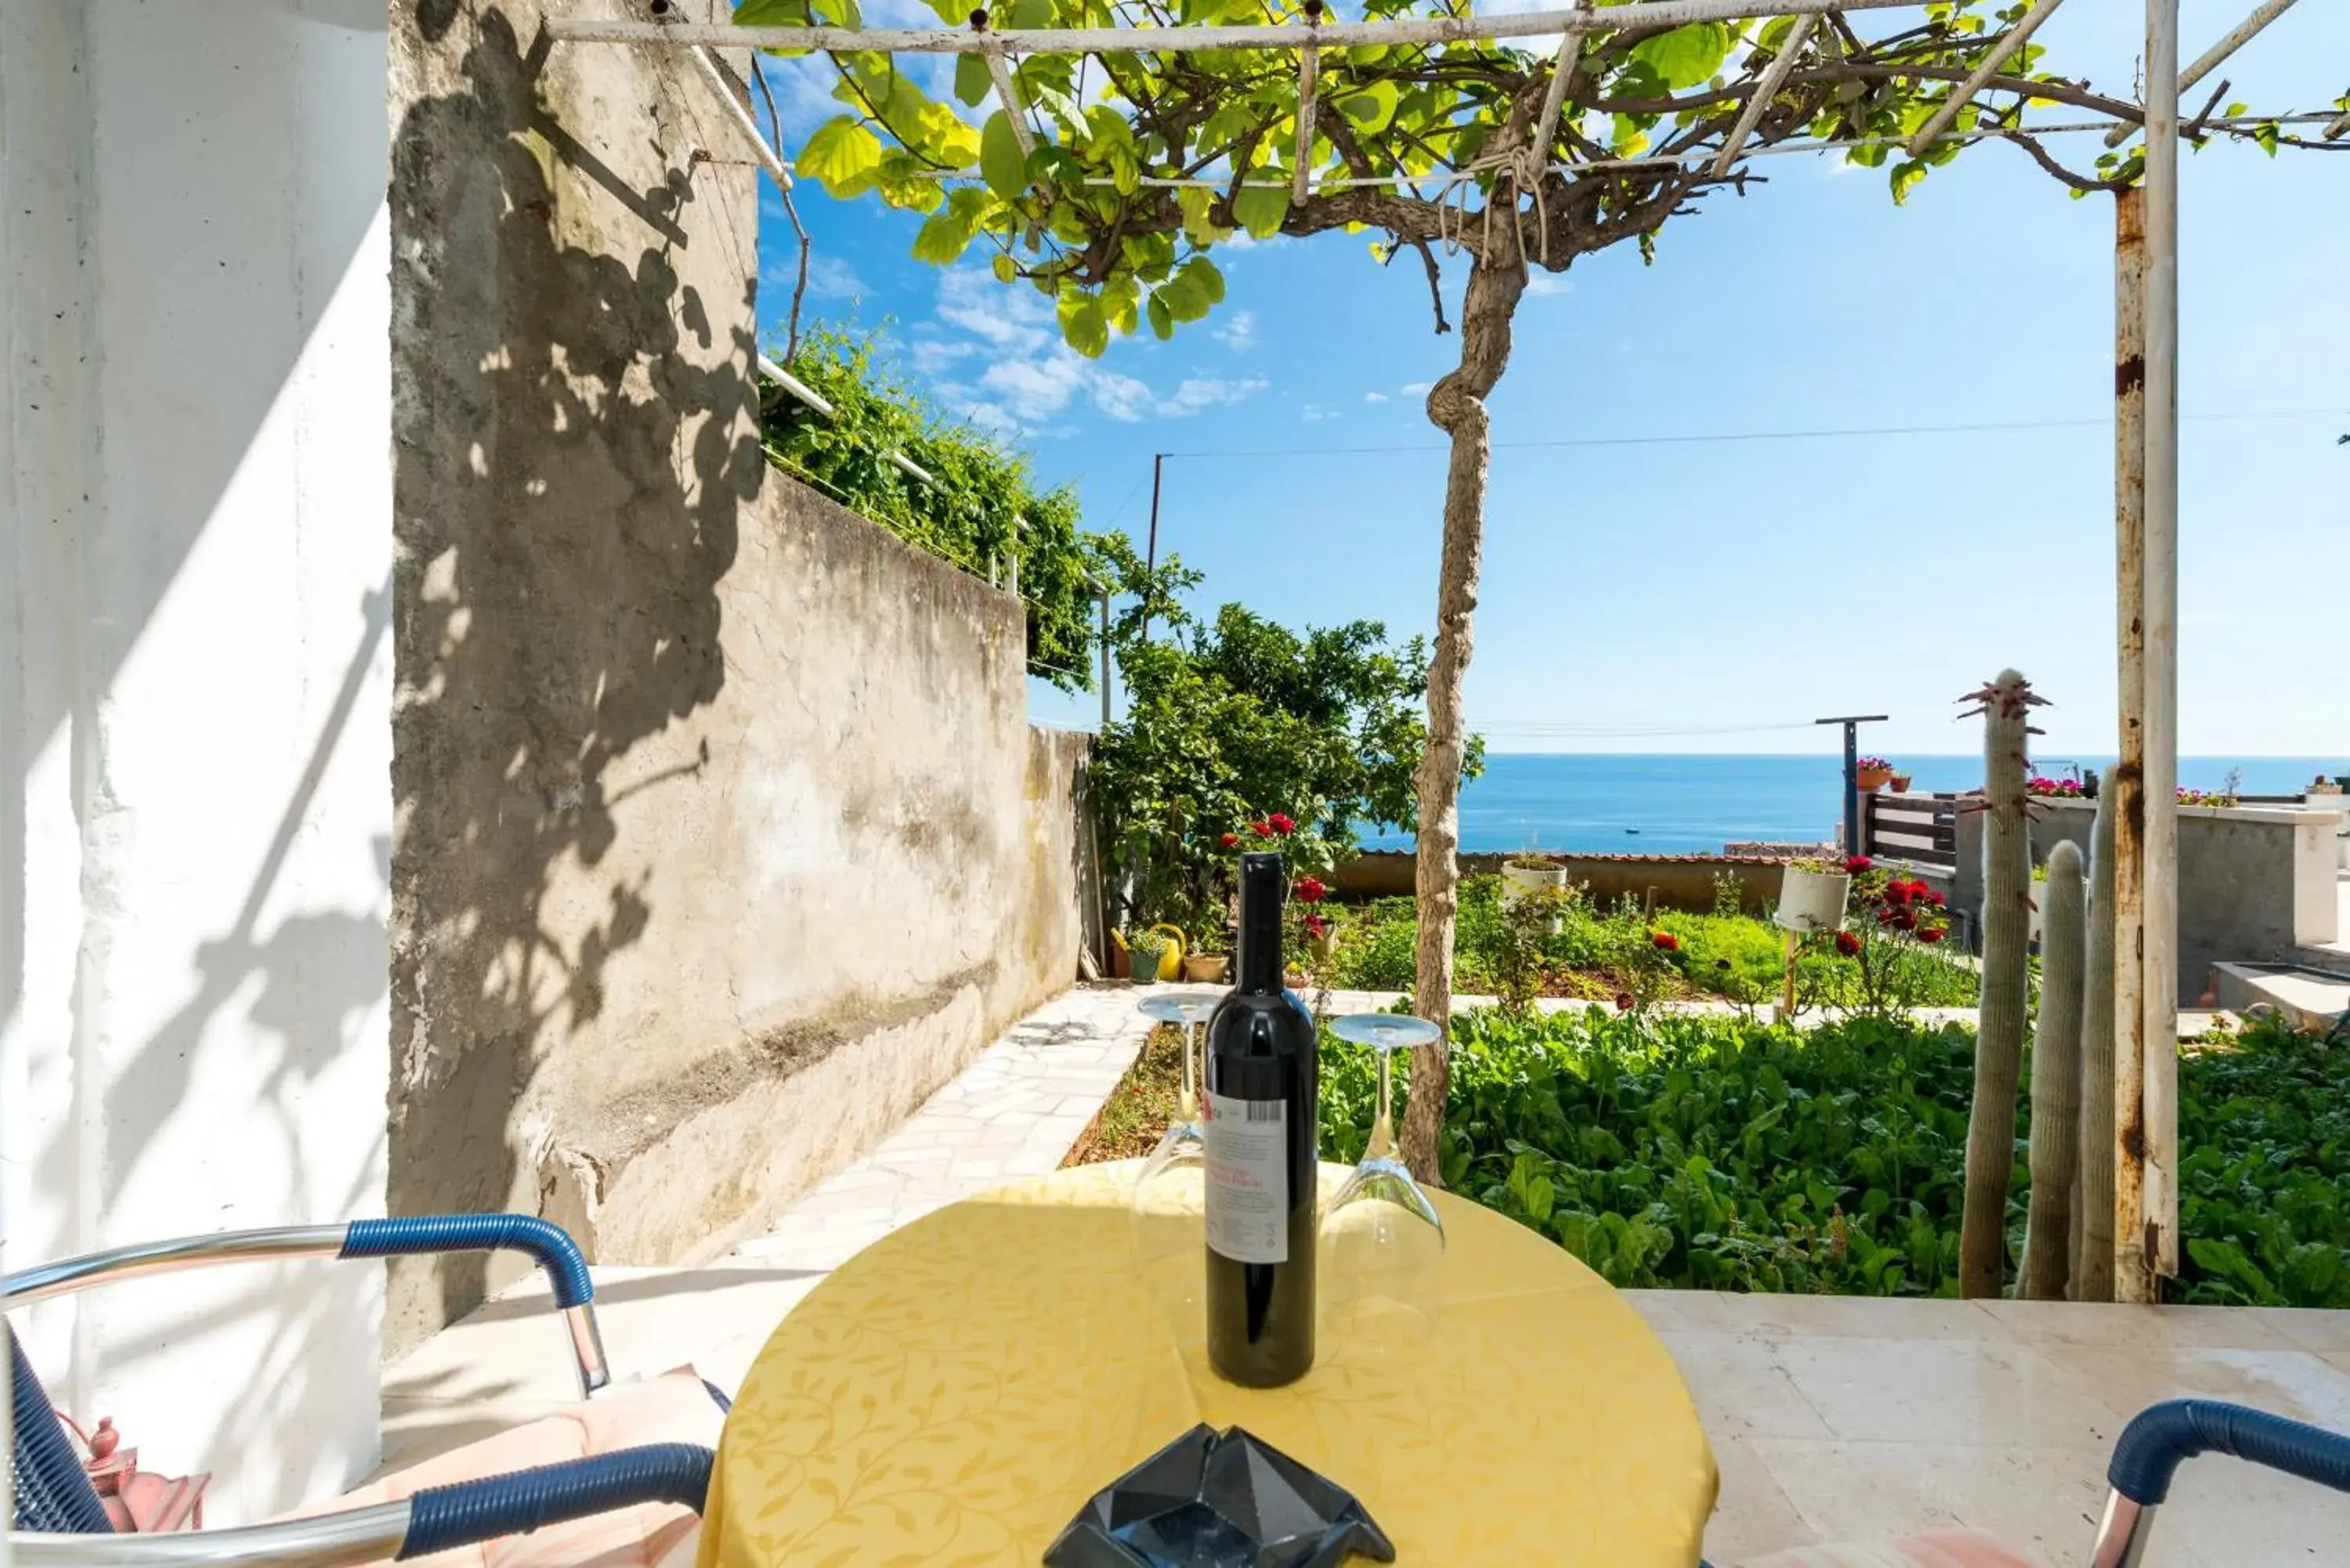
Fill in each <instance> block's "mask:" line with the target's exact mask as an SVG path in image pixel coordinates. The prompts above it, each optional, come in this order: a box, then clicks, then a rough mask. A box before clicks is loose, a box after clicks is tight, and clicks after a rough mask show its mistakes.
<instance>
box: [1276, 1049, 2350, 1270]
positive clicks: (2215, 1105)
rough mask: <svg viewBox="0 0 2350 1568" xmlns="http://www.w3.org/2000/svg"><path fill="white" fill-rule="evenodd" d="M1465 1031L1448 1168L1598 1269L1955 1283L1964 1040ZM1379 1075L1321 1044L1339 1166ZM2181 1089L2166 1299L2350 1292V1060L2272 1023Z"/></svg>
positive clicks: (1355, 1142)
mask: <svg viewBox="0 0 2350 1568" xmlns="http://www.w3.org/2000/svg"><path fill="white" fill-rule="evenodd" d="M1453 1033H1454V1045H1453V1054H1452V1089H1451V1106H1450V1109H1449V1112H1448V1115H1447V1117H1446V1129H1445V1137H1446V1144H1445V1148H1444V1155H1443V1161H1444V1177H1445V1182H1446V1184H1447V1185H1448V1186H1450V1187H1451V1188H1452V1189H1453V1190H1455V1191H1457V1192H1460V1193H1461V1194H1463V1195H1464V1196H1467V1197H1470V1198H1472V1199H1476V1200H1477V1201H1478V1202H1480V1203H1482V1204H1484V1205H1485V1206H1486V1207H1488V1208H1491V1209H1493V1210H1498V1211H1499V1212H1501V1213H1503V1214H1506V1215H1508V1216H1510V1217H1511V1218H1512V1219H1514V1220H1518V1221H1519V1222H1520V1223H1522V1224H1524V1225H1527V1226H1529V1227H1531V1228H1533V1229H1534V1230H1536V1231H1541V1232H1542V1233H1543V1234H1544V1235H1546V1236H1549V1237H1551V1238H1552V1239H1553V1240H1555V1241H1557V1242H1559V1244H1560V1245H1562V1246H1564V1247H1565V1248H1567V1249H1568V1250H1569V1251H1572V1252H1574V1253H1575V1255H1576V1256H1577V1257H1579V1258H1581V1259H1583V1261H1584V1262H1586V1263H1589V1264H1590V1265H1591V1266H1592V1267H1593V1268H1594V1269H1596V1270H1597V1271H1598V1272H1600V1273H1601V1274H1602V1275H1604V1276H1605V1277H1606V1278H1607V1280H1608V1281H1609V1282H1612V1283H1615V1284H1617V1285H1623V1286H1669V1287H1676V1288H1690V1289H1700V1290H1762V1291H1796V1292H1812V1293H1835V1294H1846V1295H1950V1294H1954V1293H1956V1287H1957V1272H1956V1271H1957V1264H1958V1237H1959V1219H1960V1200H1961V1190H1962V1177H1963V1159H1964V1154H1965V1146H1966V1129H1967V1108H1968V1104H1969V1100H1970V1095H1971V1092H1972V1087H1973V1073H1974V1033H1973V1031H1971V1030H1970V1029H1967V1028H1964V1027H1961V1026H1959V1025H1955V1024H1953V1025H1942V1026H1938V1027H1929V1026H1925V1025H1921V1024H1918V1023H1908V1022H1905V1021H1901V1020H1898V1019H1887V1018H1877V1017H1861V1018H1853V1019H1849V1020H1845V1021H1842V1022H1837V1023H1828V1024H1825V1025H1823V1026H1821V1027H1819V1028H1816V1029H1810V1030H1804V1031H1801V1032H1797V1031H1794V1030H1791V1029H1786V1028H1783V1027H1776V1026H1764V1025H1762V1024H1759V1023H1752V1022H1751V1021H1748V1020H1744V1019H1739V1018H1731V1017H1726V1016H1723V1015H1721V1014H1711V1015H1690V1014H1673V1013H1666V1014H1662V1015H1657V1016H1650V1017H1645V1018H1644V1017H1638V1016H1621V1015H1617V1014H1615V1013H1611V1012H1601V1011H1598V1010H1593V1011H1590V1012H1581V1011H1577V1012H1563V1013H1555V1014H1551V1015H1548V1016H1545V1017H1539V1018H1534V1019H1523V1020H1513V1019H1510V1018H1507V1017H1504V1016H1503V1015H1502V1014H1501V1013H1500V1012H1492V1011H1484V1012H1469V1013H1463V1014H1461V1015H1459V1016H1457V1017H1456V1018H1455V1019H1454V1021H1453ZM1372 1072H1373V1067H1372V1063H1371V1057H1370V1054H1369V1053H1368V1052H1367V1051H1366V1050H1364V1049H1362V1048H1360V1047H1357V1046H1351V1045H1347V1044H1343V1043H1341V1042H1339V1041H1337V1040H1336V1039H1334V1038H1328V1037H1326V1038H1325V1041H1324V1043H1323V1048H1322V1135H1323V1149H1324V1153H1325V1157H1326V1158H1332V1159H1346V1160H1352V1159H1357V1158H1360V1157H1361V1155H1362V1150H1363V1146H1364V1143H1365V1142H1366V1140H1367V1137H1368V1135H1369V1129H1370V1121H1371V1111H1372V1104H1373V1097H1374V1096H1375V1094H1376V1082H1375V1080H1374V1078H1373V1077H1372ZM2178 1091H2179V1138H2180V1147H2182V1148H2183V1149H2184V1150H2185V1155H2184V1158H2182V1159H2181V1161H2180V1182H2181V1199H2180V1222H2181V1223H2180V1231H2181V1236H2182V1240H2183V1242H2184V1246H2183V1251H2184V1253H2185V1256H2184V1257H2183V1258H2182V1259H2181V1260H2180V1267H2181V1273H2180V1277H2179V1278H2178V1280H2177V1281H2175V1282H2173V1283H2172V1285H2171V1286H2169V1287H2168V1290H2167V1295H2168V1297H2169V1298H2170V1299H2173V1300H2183V1301H2188V1302H2206V1303H2248V1304H2252V1305H2260V1306H2303V1307H2336V1308H2341V1307H2350V1052H2345V1051H2344V1050H2342V1049H2340V1048H2339V1047H2333V1046H2328V1045H2326V1044H2324V1043H2323V1042H2321V1041H2318V1040H2315V1039H2313V1038H2311V1037H2309V1036H2306V1035H2303V1034H2300V1033H2295V1032H2293V1030H2291V1029H2289V1028H2286V1027H2284V1026H2282V1025H2281V1024H2277V1023H2262V1024H2259V1025H2256V1026H2254V1027H2253V1028H2251V1029H2250V1030H2248V1031H2246V1032H2245V1033H2242V1034H2241V1035H2240V1036H2237V1037H2235V1038H2233V1039H2231V1040H2228V1041H2225V1042H2222V1043H2220V1044H2218V1045H2216V1046H2190V1047H2189V1050H2188V1051H2187V1053H2186V1054H2182V1056H2181V1058H2180V1061H2179V1075H2178ZM2029 1135H2030V1128H2029V1127H2028V1126H2027V1127H2022V1128H2020V1129H2019V1137H2018V1142H2017V1149H2018V1158H2017V1161H2016V1165H2015V1170H2014V1175H2013V1179H2012V1187H2011V1192H2010V1197H2009V1200H2008V1206H2007V1221H2008V1226H2007V1228H2008V1231H2009V1242H2010V1247H2009V1251H2010V1255H2011V1256H2012V1257H2016V1258H2020V1257H2021V1255H2022V1253H2021V1246H2020V1244H2021V1241H2022V1224H2023V1218H2024V1212H2025V1206H2026V1204H2027V1203H2028V1201H2029V1198H2030V1175H2031V1173H2030V1170H2029V1168H2028V1163H2027V1161H2026V1160H2025V1159H2024V1158H2022V1153H2023V1150H2024V1149H2025V1148H2026V1147H2028V1140H2029Z"/></svg>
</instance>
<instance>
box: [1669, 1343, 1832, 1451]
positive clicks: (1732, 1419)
mask: <svg viewBox="0 0 2350 1568" xmlns="http://www.w3.org/2000/svg"><path fill="white" fill-rule="evenodd" d="M1658 1337H1659V1338H1660V1339H1662V1340H1663V1341H1664V1342H1665V1348H1666V1349H1667V1350H1669V1351H1670V1352H1671V1353H1672V1357H1673V1363H1674V1365H1675V1366H1679V1368H1680V1373H1681V1381H1682V1382H1683V1383H1685V1384H1687V1385H1688V1386H1689V1391H1690V1398H1692V1399H1694V1400H1695V1401H1696V1402H1697V1409H1698V1416H1699V1418H1700V1420H1701V1421H1702V1422H1703V1423H1704V1425H1705V1433H1706V1436H1707V1437H1708V1438H1711V1439H1712V1440H1713V1442H1714V1443H1715V1444H1716V1445H1717V1446H1718V1445H1720V1444H1721V1442H1722V1441H1724V1440H1725V1439H1735V1438H1753V1437H1763V1438H1828V1437H1831V1436H1833V1435H1834V1434H1832V1433H1831V1432H1830V1431H1829V1430H1828V1427H1827V1423H1826V1422H1825V1421H1823V1420H1822V1419H1821V1418H1820V1413H1819V1412H1818V1411H1817V1410H1814V1409H1813V1408H1812V1407H1811V1404H1810V1403H1809V1401H1807V1400H1805V1399H1804V1396H1803V1394H1802V1393H1801V1392H1800V1391H1799V1390H1798V1389H1797V1388H1796V1387H1795V1385H1794V1380H1793V1379H1791V1378H1790V1377H1789V1376H1787V1373H1786V1369H1785V1368H1783V1366H1780V1365H1779V1362H1778V1359H1777V1352H1776V1349H1775V1347H1774V1346H1773V1344H1772V1342H1771V1341H1769V1340H1766V1339H1764V1338H1763V1337H1762V1336H1761V1335H1760V1334H1711V1333H1702V1332H1700V1333H1687V1332H1681V1331H1672V1332H1668V1333H1664V1334H1659V1335H1658Z"/></svg>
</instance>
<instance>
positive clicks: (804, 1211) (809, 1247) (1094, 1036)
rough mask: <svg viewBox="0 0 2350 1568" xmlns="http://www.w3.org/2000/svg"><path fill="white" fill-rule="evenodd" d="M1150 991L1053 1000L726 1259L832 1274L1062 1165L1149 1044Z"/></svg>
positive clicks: (1123, 989)
mask: <svg viewBox="0 0 2350 1568" xmlns="http://www.w3.org/2000/svg"><path fill="white" fill-rule="evenodd" d="M1143 994H1144V993H1143V992H1139V991H1137V990H1136V989H1135V988H1134V987H1132V986H1129V985H1125V984H1118V985H1101V986H1078V987H1076V989H1074V990H1071V991H1066V992H1062V993H1061V994H1060V995H1059V996H1056V997H1055V998H1054V999H1053V1000H1052V1001H1050V1002H1046V1003H1045V1005H1044V1006H1042V1007H1040V1008H1038V1009H1037V1010H1036V1011H1035V1012H1032V1013H1030V1014H1029V1015H1028V1016H1027V1017H1025V1018H1024V1019H1022V1020H1021V1021H1020V1022H1019V1023H1016V1024H1014V1025H1013V1027H1012V1029H1011V1031H1010V1032H1009V1033H1006V1034H1005V1035H1004V1036H1003V1038H1002V1039H1001V1040H998V1041H997V1042H996V1043H995V1044H993V1045H991V1046H989V1047H988V1048H987V1049H986V1050H985V1051H983V1052H982V1053H981V1054H979V1056H978V1058H977V1059H976V1060H974V1061H973V1062H972V1064H971V1065H970V1066H968V1067H965V1068H964V1069H963V1070H962V1073H960V1074H958V1075H956V1076H955V1077H954V1079H953V1080H952V1081H951V1082H950V1083H949V1084H948V1085H946V1086H945V1087H944V1088H942V1089H941V1090H940V1091H939V1092H938V1093H937V1094H935V1095H932V1096H931V1097H930V1099H929V1100H928V1101H927V1102H926V1103H925V1104H924V1105H923V1106H922V1108H921V1109H920V1110H918V1111H916V1112H915V1113H914V1114H913V1116H911V1117H910V1118H909V1119H908V1120H907V1121H906V1122H904V1123H903V1124H902V1125H900V1126H899V1128H898V1130H897V1131H895V1132H893V1133H891V1134H890V1135H889V1137H887V1138H885V1139H884V1140H883V1141H882V1143H881V1146H880V1147H879V1148H876V1149H875V1150H874V1151H873V1152H872V1153H870V1154H868V1155H867V1156H866V1157H865V1158H862V1159H859V1160H858V1161H857V1162H856V1163H855V1164H853V1165H850V1166H847V1167H845V1168H842V1169H840V1170H837V1171H835V1172H834V1173H833V1174H832V1175H830V1176H828V1177H827V1178H825V1179H823V1180H822V1181H820V1182H818V1183H817V1184H816V1186H815V1187H814V1188H812V1189H809V1191H808V1192H807V1193H806V1195H805V1196H804V1197H802V1198H800V1199H798V1200H797V1201H795V1203H793V1204H792V1206H791V1207H790V1208H789V1209H786V1210H785V1211H784V1212H783V1214H782V1215H781V1216H780V1217H779V1218H778V1219H777V1220H776V1221H775V1225H774V1227H773V1228H772V1229H770V1230H769V1231H768V1232H767V1234H765V1235H764V1236H761V1237H758V1238H756V1239H755V1240H753V1241H746V1242H744V1243H743V1245H742V1246H741V1247H739V1248H737V1249H736V1250H735V1251H734V1253H733V1256H732V1257H730V1258H728V1259H727V1260H726V1262H728V1263H735V1264H749V1265H754V1266H756V1267H761V1268H778V1269H831V1268H834V1267H837V1266H838V1265H839V1264H840V1263H842V1262H845V1261H847V1259H848V1257H849V1256H850V1255H851V1254H853V1253H855V1252H856V1251H858V1249H860V1248H862V1247H865V1246H867V1245H868V1244H870V1243H871V1242H873V1241H879V1239H880V1238H881V1237H883V1236H886V1235H888V1234H889V1232H890V1231H894V1230H896V1229H897V1228H898V1227H899V1226H900V1225H904V1224H907V1223H910V1221H912V1220H918V1219H920V1218H921V1217H922V1216H923V1215H925V1214H928V1213H929V1212H930V1211H931V1210H933V1209H940V1208H943V1207H944V1206H946V1205H947V1204H949V1203H952V1202H955V1201H956V1200H958V1199H964V1198H969V1197H971V1196H972V1194H974V1193H978V1192H983V1191H985V1190H986V1189H989V1188H991V1187H994V1186H996V1185H998V1184H1000V1183H1002V1182H1005V1181H1010V1180H1012V1179H1014V1178H1016V1177H1023V1176H1038V1175H1042V1174H1044V1173H1045V1172H1046V1171H1049V1170H1054V1169H1056V1168H1059V1166H1060V1163H1061V1161H1062V1159H1063V1158H1065V1157H1066V1155H1067V1154H1068V1152H1069V1146H1070V1145H1072V1144H1074V1143H1076V1141H1077V1135H1078V1134H1080V1133H1082V1132H1083V1131H1085V1129H1086V1124H1087V1122H1089V1121H1091V1120H1092V1119H1093V1116H1094V1113H1095V1112H1096V1111H1097V1110H1099V1109H1100V1108H1101V1104H1102V1102H1103V1101H1104V1100H1106V1099H1107V1098H1108V1097H1109V1093H1110V1091H1111V1090H1112V1089H1115V1088H1116V1087H1118V1079H1120V1078H1121V1077H1123V1076H1125V1075H1126V1070H1127V1068H1128V1067H1129V1066H1131V1065H1133V1064H1134V1058H1135V1056H1136V1054H1137V1053H1139V1051H1140V1050H1141V1049H1142V1042H1143V1039H1144V1037H1145V1036H1146V1035H1148V1034H1149V1029H1150V1024H1149V1020H1148V1019H1146V1018H1144V1017H1143V1016H1142V1015H1141V1014H1140V1013H1139V1012H1137V1011H1136V1010H1135V1004H1136V1003H1137V1002H1139V1001H1140V1000H1141V998H1142V996H1143Z"/></svg>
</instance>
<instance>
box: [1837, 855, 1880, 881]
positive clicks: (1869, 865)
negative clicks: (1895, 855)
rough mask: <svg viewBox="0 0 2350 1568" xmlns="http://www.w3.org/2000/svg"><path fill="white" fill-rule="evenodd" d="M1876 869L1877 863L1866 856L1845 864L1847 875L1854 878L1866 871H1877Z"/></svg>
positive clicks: (1853, 858)
mask: <svg viewBox="0 0 2350 1568" xmlns="http://www.w3.org/2000/svg"><path fill="white" fill-rule="evenodd" d="M1876 867H1877V862H1876V861H1874V860H1871V859H1870V858H1869V857H1867V856H1866V855H1856V856H1854V857H1851V858H1850V859H1848V860H1846V862H1845V863H1844V868H1845V871H1846V874H1847V875H1850V876H1854V877H1857V876H1859V875H1860V874H1861V873H1862V872H1864V871H1872V870H1875V869H1876Z"/></svg>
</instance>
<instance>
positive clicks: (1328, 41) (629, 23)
mask: <svg viewBox="0 0 2350 1568" xmlns="http://www.w3.org/2000/svg"><path fill="white" fill-rule="evenodd" d="M1925 4H1926V0H1634V3H1633V4H1630V5H1610V6H1607V7H1606V8H1605V9H1604V10H1601V11H1600V12H1598V13H1597V16H1596V17H1595V16H1593V15H1592V14H1591V13H1587V12H1580V11H1574V10H1567V11H1529V12H1525V13H1523V14H1521V15H1518V16H1420V17H1412V18H1409V19H1406V20H1401V21H1385V22H1329V23H1324V24H1322V25H1321V26H1315V27H1309V26H1180V27H1007V28H1004V29H1003V30H1002V31H1000V32H999V31H996V30H994V29H993V28H991V29H989V30H987V31H986V32H978V31H972V30H967V29H963V28H955V27H738V26H734V25H733V23H731V22H647V21H633V20H624V19H606V18H601V17H593V16H550V17H548V18H547V19H546V24H545V26H546V36H548V37H550V38H553V39H556V40H558V41H570V42H594V43H613V44H660V45H666V46H669V47H686V46H690V45H694V44H713V45H718V46H720V47H727V48H757V49H793V50H856V49H878V50H882V51H885V52H890V53H899V54H923V55H1024V54H1039V55H1099V54H1133V53H1139V54H1151V55H1166V54H1188V53H1194V52H1199V51H1203V50H1210V49H1284V50H1286V49H1302V48H1305V47H1309V46H1312V47H1321V48H1325V49H1333V48H1346V47H1354V46H1357V45H1368V46H1372V47H1378V46H1381V45H1390V44H1447V43H1469V42H1472V41H1474V40H1478V39H1493V38H1538V37H1547V36H1551V35H1553V34H1557V33H1564V32H1565V31H1567V30H1569V29H1570V28H1574V27H1577V26H1583V27H1592V26H1600V25H1604V26H1606V27H1607V28H1608V29H1610V30H1614V31H1621V30H1624V29H1627V28H1639V29H1648V28H1665V27H1683V26H1689V25H1690V23H1692V22H1737V21H1746V20H1751V19H1754V18H1758V17H1763V16H1820V15H1825V14H1826V13H1829V12H1836V11H1887V10H1895V9H1899V8H1905V7H1906V8H1915V7H1918V6H1920V5H1925Z"/></svg>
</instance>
